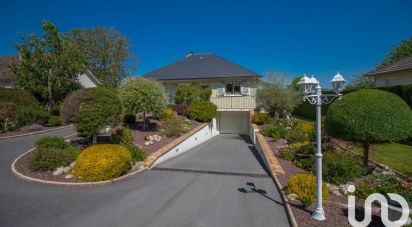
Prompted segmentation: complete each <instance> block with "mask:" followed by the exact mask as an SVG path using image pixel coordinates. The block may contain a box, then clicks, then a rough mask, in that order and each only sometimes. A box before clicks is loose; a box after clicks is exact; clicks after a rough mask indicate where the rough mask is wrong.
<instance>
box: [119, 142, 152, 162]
mask: <svg viewBox="0 0 412 227" xmlns="http://www.w3.org/2000/svg"><path fill="white" fill-rule="evenodd" d="M124 146H125V147H126V148H127V150H129V152H130V155H131V156H132V161H133V163H136V162H141V161H144V160H145V159H146V157H147V154H146V152H144V150H142V149H140V148H139V147H137V146H135V145H134V144H127V145H124Z"/></svg>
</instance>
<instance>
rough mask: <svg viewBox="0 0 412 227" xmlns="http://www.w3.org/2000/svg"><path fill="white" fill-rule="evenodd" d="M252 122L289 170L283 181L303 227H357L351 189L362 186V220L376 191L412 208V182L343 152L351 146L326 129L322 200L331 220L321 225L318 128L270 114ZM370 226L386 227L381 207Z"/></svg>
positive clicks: (358, 211)
mask: <svg viewBox="0 0 412 227" xmlns="http://www.w3.org/2000/svg"><path fill="white" fill-rule="evenodd" d="M252 122H253V123H255V124H257V125H258V126H259V128H260V132H261V133H262V134H263V135H264V136H265V138H266V140H267V142H268V144H269V146H270V147H271V149H272V151H273V152H274V154H275V155H276V156H277V157H278V160H279V163H280V165H281V166H282V168H283V169H284V172H285V173H284V174H278V175H277V178H278V179H279V181H280V183H281V185H282V186H283V187H284V188H283V190H284V192H285V194H286V195H287V199H288V203H289V204H290V206H291V208H292V211H293V214H294V216H295V218H296V221H297V223H298V225H299V226H315V225H316V226H332V225H336V226H351V225H350V223H349V221H348V218H347V216H348V209H347V199H348V198H347V195H348V191H347V188H348V185H355V186H356V191H355V196H356V199H357V208H356V218H357V219H358V220H363V215H364V210H363V203H364V199H366V198H367V196H369V195H370V194H372V193H375V192H376V193H383V194H385V193H397V194H400V195H401V196H403V197H404V198H405V199H406V200H407V201H408V203H409V204H412V183H411V181H410V178H404V177H402V176H399V175H397V174H396V173H395V172H393V171H392V170H391V169H390V168H389V167H386V168H382V166H378V165H375V164H373V163H369V165H368V166H367V167H366V166H364V165H363V159H362V158H361V157H359V156H357V155H354V154H352V153H351V152H348V151H347V150H346V149H342V148H341V146H340V145H341V144H342V143H346V141H342V140H340V139H336V138H334V137H332V136H330V135H328V134H327V130H325V129H324V130H323V131H322V153H323V155H324V156H323V180H324V183H323V184H324V186H323V197H322V199H323V201H324V209H325V215H326V218H327V220H326V221H322V222H319V221H316V220H314V219H312V218H311V213H312V212H313V211H314V209H315V203H316V177H315V175H316V172H315V171H316V167H315V160H316V159H315V153H316V147H315V146H316V143H315V141H316V135H315V123H314V122H313V121H308V120H305V119H298V118H288V119H286V118H285V119H278V120H275V119H274V117H272V116H271V115H269V114H267V113H256V114H255V115H254V116H253V119H252ZM322 127H323V126H322ZM323 128H324V127H323ZM410 206H411V205H410ZM370 226H384V225H383V224H382V222H381V219H380V206H379V205H378V204H374V206H373V217H372V222H371V225H370Z"/></svg>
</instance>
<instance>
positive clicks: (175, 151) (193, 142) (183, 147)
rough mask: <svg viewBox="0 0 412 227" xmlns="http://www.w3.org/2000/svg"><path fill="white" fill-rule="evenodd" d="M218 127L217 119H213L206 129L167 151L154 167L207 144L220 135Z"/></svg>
mask: <svg viewBox="0 0 412 227" xmlns="http://www.w3.org/2000/svg"><path fill="white" fill-rule="evenodd" d="M218 134H219V133H218V131H217V127H216V119H213V120H212V121H211V122H210V123H209V124H208V125H206V126H205V127H204V128H202V129H200V130H199V131H197V132H196V133H195V134H193V135H192V136H190V137H189V138H187V139H186V140H184V141H183V142H181V143H180V144H178V145H176V146H175V147H173V148H172V149H170V150H169V151H167V152H166V153H165V154H164V155H162V156H160V157H159V158H158V159H157V160H156V161H155V162H154V163H153V165H152V167H154V166H156V165H159V164H160V163H162V162H164V161H167V160H169V159H171V158H173V157H176V156H178V155H180V154H182V153H184V152H186V151H188V150H190V149H191V148H193V147H195V146H197V145H199V144H201V143H204V142H206V141H207V140H209V139H211V138H213V137H214V136H216V135H218Z"/></svg>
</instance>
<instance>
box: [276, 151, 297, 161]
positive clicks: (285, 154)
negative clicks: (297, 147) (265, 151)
mask: <svg viewBox="0 0 412 227" xmlns="http://www.w3.org/2000/svg"><path fill="white" fill-rule="evenodd" d="M279 158H281V159H284V160H288V161H293V160H294V159H295V152H293V151H282V152H280V153H279Z"/></svg>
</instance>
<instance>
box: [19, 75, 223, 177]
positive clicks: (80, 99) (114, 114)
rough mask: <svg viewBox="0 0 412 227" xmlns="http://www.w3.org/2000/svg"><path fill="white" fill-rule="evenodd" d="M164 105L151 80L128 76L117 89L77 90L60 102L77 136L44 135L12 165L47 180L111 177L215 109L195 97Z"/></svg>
mask: <svg viewBox="0 0 412 227" xmlns="http://www.w3.org/2000/svg"><path fill="white" fill-rule="evenodd" d="M147 97H151V99H150V102H148V101H147ZM165 103H166V99H165V97H164V93H163V87H162V86H161V85H160V84H159V83H158V82H156V81H152V80H144V79H136V80H129V81H127V82H126V83H125V84H124V85H122V86H121V87H120V88H119V89H118V90H115V89H111V88H104V87H97V88H87V89H80V90H77V91H75V92H73V93H71V94H70V95H69V96H68V97H67V98H66V99H65V100H64V102H63V104H62V108H61V119H62V121H63V122H65V123H72V124H74V125H75V129H76V131H77V133H78V134H77V135H75V136H71V137H70V138H66V139H64V138H61V137H43V138H42V139H40V140H38V141H37V142H36V147H35V149H34V150H33V151H31V152H28V153H27V154H25V155H24V156H22V157H21V158H20V159H18V160H17V162H16V163H15V169H16V170H17V171H18V172H20V173H22V174H23V175H26V176H29V177H32V178H36V179H42V180H47V181H57V182H78V183H80V182H99V181H106V180H113V179H115V178H118V177H120V176H124V175H126V174H129V173H133V172H136V171H139V170H141V169H143V168H144V167H145V162H144V161H145V159H146V157H147V156H148V155H150V154H151V153H153V152H154V151H156V150H158V149H160V148H162V147H163V146H165V145H166V144H168V143H170V142H172V141H173V140H175V139H177V138H179V137H180V136H182V135H183V134H185V133H187V132H189V131H190V130H192V129H194V128H195V127H196V126H198V125H200V124H201V123H202V122H209V121H210V120H211V119H212V118H213V117H215V116H216V110H217V107H216V106H215V105H214V104H212V103H210V102H208V101H205V100H202V99H201V98H200V97H198V98H197V99H196V100H193V102H190V103H179V104H177V105H174V106H169V107H167V106H166V104H165Z"/></svg>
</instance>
